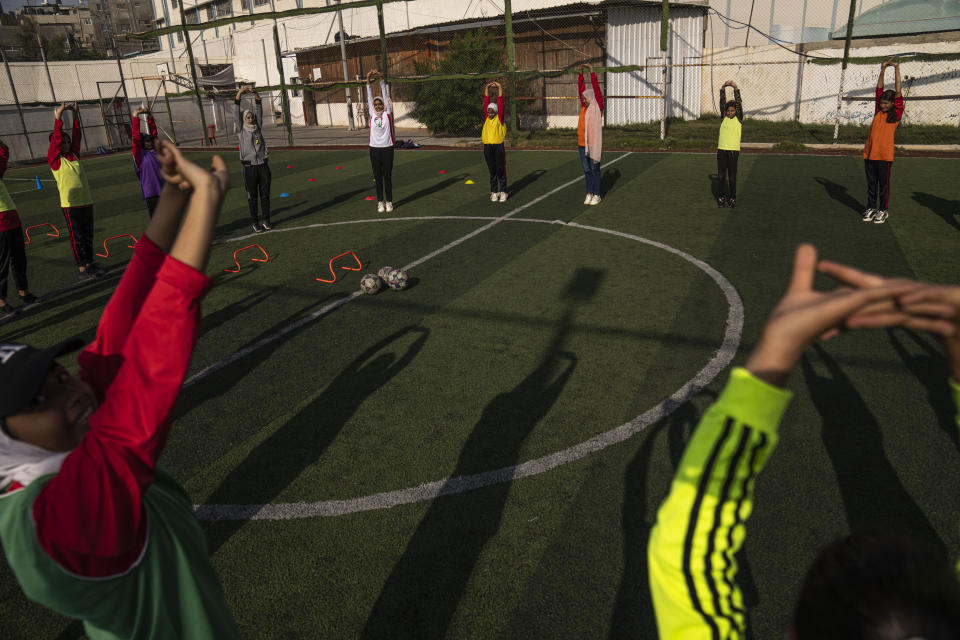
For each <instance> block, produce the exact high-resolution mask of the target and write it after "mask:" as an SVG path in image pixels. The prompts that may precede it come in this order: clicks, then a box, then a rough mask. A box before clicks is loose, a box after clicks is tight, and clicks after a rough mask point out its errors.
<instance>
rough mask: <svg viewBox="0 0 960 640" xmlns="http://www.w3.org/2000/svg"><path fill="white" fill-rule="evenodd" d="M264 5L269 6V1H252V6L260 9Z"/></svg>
mask: <svg viewBox="0 0 960 640" xmlns="http://www.w3.org/2000/svg"><path fill="white" fill-rule="evenodd" d="M265 4H270V0H253V6H255V7H262V6H263V5H265Z"/></svg>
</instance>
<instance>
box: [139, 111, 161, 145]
mask: <svg viewBox="0 0 960 640" xmlns="http://www.w3.org/2000/svg"><path fill="white" fill-rule="evenodd" d="M137 120H139V118H137ZM147 131H149V132H150V137H151V138H153V139H154V140H156V139H157V121H156V120H154V119H153V116H152V115H151V114H149V113H148V114H147Z"/></svg>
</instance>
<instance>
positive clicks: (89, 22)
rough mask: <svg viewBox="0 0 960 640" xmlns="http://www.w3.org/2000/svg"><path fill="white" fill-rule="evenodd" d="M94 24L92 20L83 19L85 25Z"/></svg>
mask: <svg viewBox="0 0 960 640" xmlns="http://www.w3.org/2000/svg"><path fill="white" fill-rule="evenodd" d="M92 23H93V21H92V20H91V19H90V18H84V19H83V24H92Z"/></svg>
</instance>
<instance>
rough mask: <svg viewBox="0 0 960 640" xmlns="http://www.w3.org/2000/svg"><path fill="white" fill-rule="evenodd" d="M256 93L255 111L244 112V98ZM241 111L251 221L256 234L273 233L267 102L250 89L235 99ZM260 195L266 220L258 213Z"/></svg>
mask: <svg viewBox="0 0 960 640" xmlns="http://www.w3.org/2000/svg"><path fill="white" fill-rule="evenodd" d="M245 93H252V94H253V99H254V107H253V111H251V110H249V109H245V110H243V111H242V112H241V110H240V98H241V96H243V94H245ZM233 102H234V104H235V105H236V112H237V137H238V139H239V145H240V162H241V163H242V164H243V184H244V186H246V188H247V203H248V204H249V205H250V218H251V219H252V220H253V230H254V231H255V232H256V233H260V232H262V231H269V230H270V229H272V228H273V225H271V224H270V165H268V164H267V158H268V157H269V155H270V154H269V153H267V143H266V141H265V140H264V139H263V131H261V130H260V126H261V123H262V122H263V103H262V102H261V101H260V94H259V93H257V92H256V91H254V89H253V87H251V86H249V85H248V86H246V87H243V88H242V89H240V91H237V97H236V98H234V101H233ZM258 194H259V196H260V206H261V209H262V217H261V216H260V215H258V214H257V195H258Z"/></svg>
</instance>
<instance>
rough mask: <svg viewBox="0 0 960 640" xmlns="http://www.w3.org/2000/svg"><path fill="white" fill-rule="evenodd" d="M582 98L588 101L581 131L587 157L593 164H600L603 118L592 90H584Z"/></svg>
mask: <svg viewBox="0 0 960 640" xmlns="http://www.w3.org/2000/svg"><path fill="white" fill-rule="evenodd" d="M583 97H584V98H586V99H587V100H589V101H590V104H589V105H587V113H586V116H585V117H584V119H583V131H584V133H585V135H586V143H587V144H586V147H587V156H589V157H590V159H591V160H593V161H594V162H600V154H601V153H602V152H603V116H601V115H600V106H599V105H597V98H596V96H594V94H593V89H586V90H585V91H584V92H583Z"/></svg>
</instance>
